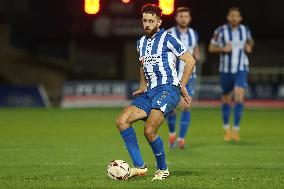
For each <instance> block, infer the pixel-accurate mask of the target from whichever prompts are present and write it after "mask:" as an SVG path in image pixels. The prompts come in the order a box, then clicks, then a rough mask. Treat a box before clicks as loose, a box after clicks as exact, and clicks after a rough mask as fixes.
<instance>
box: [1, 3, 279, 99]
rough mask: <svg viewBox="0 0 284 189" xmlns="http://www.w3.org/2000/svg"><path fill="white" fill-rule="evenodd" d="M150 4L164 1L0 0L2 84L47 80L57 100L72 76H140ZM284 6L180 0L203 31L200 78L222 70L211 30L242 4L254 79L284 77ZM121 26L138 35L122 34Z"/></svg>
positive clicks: (166, 22)
mask: <svg viewBox="0 0 284 189" xmlns="http://www.w3.org/2000/svg"><path fill="white" fill-rule="evenodd" d="M144 3H158V1H154V0H153V1H146V0H145V1H144V0H132V1H131V2H130V3H128V4H123V3H122V2H121V0H101V9H100V12H99V13H98V14H96V15H88V14H86V13H85V12H84V1H83V0H45V1H44V0H0V44H1V45H0V62H1V63H0V66H1V67H0V83H1V84H13V85H29V84H42V85H44V86H45V88H46V89H47V91H48V94H49V96H50V97H51V99H59V96H60V95H59V94H60V89H61V87H62V84H63V82H64V81H66V80H135V79H138V66H137V56H136V49H135V43H136V40H137V39H138V38H139V37H140V36H141V35H142V25H141V23H140V17H141V15H140V9H141V7H142V5H143V4H144ZM282 4H283V3H281V1H256V0H249V1H247V0H246V1H245V0H239V1H230V0H214V1H205V0H176V1H175V7H178V6H187V7H190V9H191V10H192V17H193V20H192V23H191V27H193V28H194V29H196V30H197V31H198V32H199V35H200V45H201V47H202V49H203V53H202V55H203V59H202V60H203V61H202V63H200V64H201V65H202V69H200V72H201V75H203V76H204V78H206V77H207V76H208V77H210V76H216V75H218V56H217V55H210V54H208V53H207V46H208V43H209V41H210V38H211V36H212V33H213V31H214V30H215V29H216V28H217V27H218V26H219V25H221V24H224V23H226V14H227V10H228V8H229V7H230V6H238V7H239V8H240V9H241V11H242V15H243V18H244V20H243V23H244V24H247V25H248V26H249V27H250V29H251V30H252V33H253V37H254V39H255V41H256V44H255V48H254V53H253V54H252V55H250V57H249V58H250V62H251V66H250V67H251V73H252V75H251V77H250V81H251V82H254V81H259V82H266V83H275V82H276V83H279V82H280V83H281V82H283V69H284V68H283V66H284V56H283V52H284V47H283V42H284V38H283V34H284V24H283V23H284V19H283V6H282ZM102 18H104V19H105V18H106V19H107V22H104V21H101V20H102ZM98 20H99V21H98ZM95 23H96V28H98V29H100V30H101V29H105V30H102V31H101V34H100V35H99V34H98V33H96V32H95V31H94V30H95V29H94V28H95ZM121 25H123V27H124V26H125V28H126V30H127V28H130V29H131V31H132V30H133V33H131V32H129V34H125V31H124V33H123V31H120V30H119V29H120V28H123V27H121ZM173 25H174V14H173V15H170V16H165V17H164V18H163V27H165V28H169V27H171V26H173ZM110 28H111V29H110ZM104 31H106V32H104ZM129 31H130V30H129ZM120 32H122V33H123V34H121V33H120Z"/></svg>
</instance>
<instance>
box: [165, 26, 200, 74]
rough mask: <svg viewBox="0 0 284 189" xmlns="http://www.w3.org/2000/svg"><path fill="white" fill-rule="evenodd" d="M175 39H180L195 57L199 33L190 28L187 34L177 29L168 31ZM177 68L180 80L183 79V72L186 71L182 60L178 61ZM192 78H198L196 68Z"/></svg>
mask: <svg viewBox="0 0 284 189" xmlns="http://www.w3.org/2000/svg"><path fill="white" fill-rule="evenodd" d="M168 32H170V33H171V34H172V35H173V36H174V37H176V38H178V39H179V40H180V41H181V42H182V44H183V45H184V46H185V47H186V48H187V50H188V51H189V53H190V54H191V55H193V53H194V49H195V48H196V47H197V46H198V38H199V36H198V33H197V32H196V31H195V30H194V29H192V28H190V27H189V28H188V30H187V31H186V32H180V31H179V29H178V28H177V27H172V28H170V29H168ZM176 68H177V73H178V77H179V79H181V78H182V75H183V71H184V62H183V61H181V60H177V62H176ZM191 77H196V68H195V67H194V69H193V72H192V75H191Z"/></svg>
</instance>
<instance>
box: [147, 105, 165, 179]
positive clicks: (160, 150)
mask: <svg viewBox="0 0 284 189" xmlns="http://www.w3.org/2000/svg"><path fill="white" fill-rule="evenodd" d="M163 121H164V114H163V112H162V111H161V110H156V109H152V111H151V113H150V116H149V117H148V119H147V121H146V126H145V129H144V134H145V137H146V138H147V140H148V142H149V144H150V146H151V148H152V151H153V153H154V155H155V158H156V162H157V170H158V171H157V172H156V173H155V177H154V178H153V180H163V179H165V178H167V177H168V176H169V171H168V167H167V164H166V157H165V151H164V145H163V141H162V139H161V137H160V136H158V135H157V131H158V129H159V127H160V125H161V124H162V123H163Z"/></svg>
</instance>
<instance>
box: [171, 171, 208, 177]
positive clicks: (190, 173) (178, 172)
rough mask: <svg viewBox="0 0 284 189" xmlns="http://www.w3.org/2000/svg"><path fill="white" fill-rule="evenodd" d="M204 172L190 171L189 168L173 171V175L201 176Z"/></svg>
mask: <svg viewBox="0 0 284 189" xmlns="http://www.w3.org/2000/svg"><path fill="white" fill-rule="evenodd" d="M202 174H203V173H202V172H199V171H198V172H197V171H189V170H174V171H171V175H172V176H175V177H184V176H200V175H202Z"/></svg>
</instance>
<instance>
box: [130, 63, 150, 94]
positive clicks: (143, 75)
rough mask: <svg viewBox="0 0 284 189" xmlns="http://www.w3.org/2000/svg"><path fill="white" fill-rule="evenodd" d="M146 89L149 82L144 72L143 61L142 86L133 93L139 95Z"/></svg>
mask: <svg viewBox="0 0 284 189" xmlns="http://www.w3.org/2000/svg"><path fill="white" fill-rule="evenodd" d="M146 89H147V82H146V78H145V74H144V71H143V67H142V63H141V67H140V86H139V89H138V90H136V91H135V92H134V93H133V96H137V95H140V94H142V93H144V92H145V91H146Z"/></svg>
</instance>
